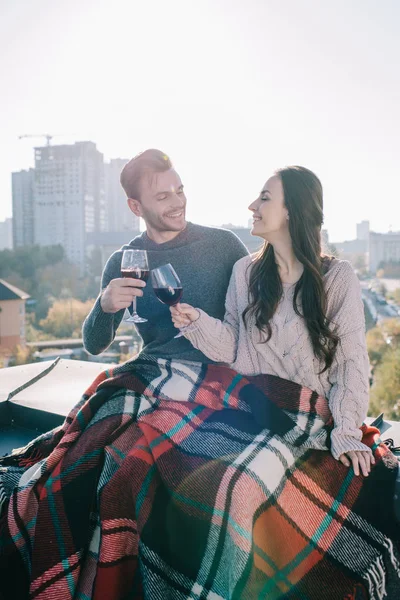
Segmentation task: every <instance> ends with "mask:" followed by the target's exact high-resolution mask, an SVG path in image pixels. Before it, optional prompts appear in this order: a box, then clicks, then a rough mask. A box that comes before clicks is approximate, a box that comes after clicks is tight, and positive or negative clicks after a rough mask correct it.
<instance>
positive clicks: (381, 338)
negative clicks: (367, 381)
mask: <svg viewBox="0 0 400 600" xmlns="http://www.w3.org/2000/svg"><path fill="white" fill-rule="evenodd" d="M367 349H368V355H369V360H370V363H371V365H372V366H375V365H377V364H379V363H380V362H381V361H382V358H383V355H384V353H385V352H386V350H387V343H386V339H385V335H384V333H383V331H382V329H381V327H373V329H370V330H369V331H367Z"/></svg>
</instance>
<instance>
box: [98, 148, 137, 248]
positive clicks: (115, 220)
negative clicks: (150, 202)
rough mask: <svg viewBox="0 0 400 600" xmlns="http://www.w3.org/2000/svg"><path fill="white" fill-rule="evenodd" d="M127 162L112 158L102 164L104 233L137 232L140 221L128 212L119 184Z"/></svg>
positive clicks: (125, 159)
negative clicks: (104, 206)
mask: <svg viewBox="0 0 400 600" xmlns="http://www.w3.org/2000/svg"><path fill="white" fill-rule="evenodd" d="M127 162H128V159H127V158H113V159H111V160H110V161H109V162H106V163H104V190H105V205H106V231H109V232H124V231H126V232H127V233H131V232H132V231H139V220H140V219H139V217H137V216H136V215H134V214H133V213H132V212H131V211H130V210H129V207H128V204H127V201H126V194H125V192H124V190H123V188H122V186H121V183H120V175H121V171H122V169H123V168H124V166H125V165H126V163H127ZM128 237H129V235H128ZM129 239H131V238H129Z"/></svg>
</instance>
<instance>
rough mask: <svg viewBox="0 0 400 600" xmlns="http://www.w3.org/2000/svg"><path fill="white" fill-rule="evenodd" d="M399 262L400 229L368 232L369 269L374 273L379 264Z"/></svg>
mask: <svg viewBox="0 0 400 600" xmlns="http://www.w3.org/2000/svg"><path fill="white" fill-rule="evenodd" d="M391 262H395V263H398V262H400V231H397V232H390V233H375V232H373V231H371V232H370V234H369V270H370V272H371V273H376V271H377V270H378V269H379V268H380V266H381V264H385V263H391Z"/></svg>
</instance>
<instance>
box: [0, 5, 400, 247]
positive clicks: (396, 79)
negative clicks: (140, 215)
mask: <svg viewBox="0 0 400 600" xmlns="http://www.w3.org/2000/svg"><path fill="white" fill-rule="evenodd" d="M399 28H400V2H399V1H398V0H352V1H351V2H349V1H348V0H334V1H333V0H332V1H330V2H321V0H246V2H244V1H243V0H201V2H198V1H197V2H195V1H194V0H163V1H161V0H146V1H144V0H141V1H140V2H138V1H137V0H113V1H112V2H110V1H109V0H84V1H83V2H82V0H68V1H66V0H58V2H54V1H53V0H0V77H1V82H2V86H1V89H2V92H1V94H0V132H1V134H0V220H3V219H5V218H6V217H9V216H11V213H12V203H11V172H12V171H18V170H21V169H26V168H29V167H30V166H33V147H34V146H40V145H43V144H44V143H45V140H44V138H40V137H39V138H26V139H20V140H19V139H18V136H19V135H22V134H42V133H50V134H53V135H54V136H55V137H54V139H53V140H52V143H54V144H61V143H73V142H74V141H76V140H92V141H94V142H95V143H96V144H97V147H98V149H99V150H100V151H101V152H103V153H104V156H105V159H110V158H116V157H123V158H130V157H132V156H134V155H135V154H137V152H139V151H141V150H144V149H146V148H151V147H156V148H160V149H161V150H163V151H164V152H166V153H167V154H169V156H170V157H171V159H172V161H173V163H174V165H175V167H176V169H177V171H178V172H179V174H180V176H181V178H182V180H183V183H184V184H185V188H186V193H187V198H188V217H189V219H190V220H192V221H194V222H198V223H202V224H205V225H221V224H226V223H233V224H237V225H246V224H247V222H248V218H249V216H250V213H249V212H248V210H247V207H248V205H249V204H250V203H251V202H252V200H253V199H254V198H255V197H256V196H257V194H258V193H259V191H260V189H261V188H262V186H263V185H264V183H265V181H266V180H267V179H268V177H269V176H270V175H271V174H272V172H273V171H274V169H276V168H278V167H282V166H285V165H290V164H300V165H303V166H306V167H308V168H309V169H312V170H313V171H315V173H316V174H317V175H318V176H319V177H320V179H321V181H322V184H323V188H324V205H325V211H324V212H325V224H324V227H326V228H327V229H328V231H329V236H330V240H331V241H338V242H339V241H343V240H345V239H353V238H354V237H355V231H356V223H357V222H359V221H361V220H364V219H369V220H370V222H371V227H372V229H373V230H375V231H388V230H389V229H392V230H400V190H399V180H400V36H399V35H398V31H399ZM121 210H126V207H125V206H123V207H121Z"/></svg>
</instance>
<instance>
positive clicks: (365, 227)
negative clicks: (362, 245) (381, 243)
mask: <svg viewBox="0 0 400 600" xmlns="http://www.w3.org/2000/svg"><path fill="white" fill-rule="evenodd" d="M368 237H369V221H361V223H357V239H358V240H363V241H364V242H368Z"/></svg>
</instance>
